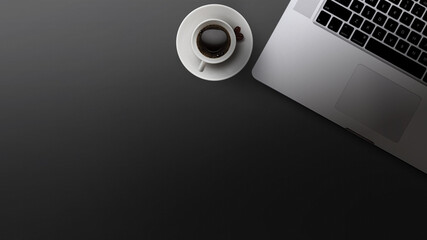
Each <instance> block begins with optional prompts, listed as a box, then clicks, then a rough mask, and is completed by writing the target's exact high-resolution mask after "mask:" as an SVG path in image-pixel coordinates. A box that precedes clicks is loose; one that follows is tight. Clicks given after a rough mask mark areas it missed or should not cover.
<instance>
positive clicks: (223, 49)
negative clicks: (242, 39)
mask: <svg viewBox="0 0 427 240" xmlns="http://www.w3.org/2000/svg"><path fill="white" fill-rule="evenodd" d="M230 44H231V39H230V35H229V34H228V32H227V31H226V30H225V29H224V28H223V27H222V26H219V25H208V26H206V27H205V28H203V29H202V30H201V31H200V33H199V35H198V37H197V47H198V48H199V50H200V52H201V53H202V54H203V55H205V56H206V57H208V58H220V57H222V56H224V55H225V54H226V53H227V52H228V50H229V49H230Z"/></svg>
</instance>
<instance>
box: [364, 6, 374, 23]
mask: <svg viewBox="0 0 427 240" xmlns="http://www.w3.org/2000/svg"><path fill="white" fill-rule="evenodd" d="M374 15H375V10H374V9H373V8H371V7H369V6H366V7H365V8H364V9H363V12H362V16H364V17H365V18H367V19H369V20H371V19H372V18H373V17H374Z"/></svg>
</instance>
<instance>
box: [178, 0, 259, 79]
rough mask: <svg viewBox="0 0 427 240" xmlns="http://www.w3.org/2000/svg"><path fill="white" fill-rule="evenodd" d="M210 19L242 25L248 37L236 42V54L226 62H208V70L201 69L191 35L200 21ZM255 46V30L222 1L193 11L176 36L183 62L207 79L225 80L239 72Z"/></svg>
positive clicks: (232, 25)
mask: <svg viewBox="0 0 427 240" xmlns="http://www.w3.org/2000/svg"><path fill="white" fill-rule="evenodd" d="M210 18H217V19H221V20H223V21H225V22H227V23H228V24H230V26H231V27H232V28H235V27H237V26H239V27H240V28H241V29H242V30H241V33H243V35H244V36H245V39H244V40H243V41H240V42H237V46H236V50H235V52H234V54H233V55H232V56H231V57H230V58H229V59H228V60H227V61H225V62H223V63H220V64H216V65H210V64H208V65H207V66H206V68H205V71H203V72H199V70H198V68H199V65H200V60H199V59H198V58H197V57H196V55H194V53H193V50H192V47H191V35H192V33H193V31H194V29H195V28H196V27H197V25H199V23H201V22H203V21H204V20H207V19H210ZM252 47H253V37H252V31H251V28H250V26H249V24H248V22H247V21H246V19H245V18H244V17H243V16H242V15H241V14H240V13H238V12H237V11H236V10H234V9H232V8H230V7H227V6H224V5H219V4H210V5H205V6H202V7H199V8H197V9H196V10H194V11H192V12H191V13H190V14H188V16H187V17H186V18H185V19H184V21H182V23H181V26H180V27H179V30H178V34H177V36H176V49H177V51H178V56H179V58H180V59H181V62H182V64H183V65H184V66H185V67H186V68H187V70H188V71H190V72H191V73H192V74H194V75H195V76H196V77H199V78H201V79H204V80H208V81H221V80H225V79H228V78H231V77H233V76H234V75H236V74H237V73H239V72H240V71H241V70H242V69H243V67H245V65H246V64H247V63H248V61H249V58H250V57H251V54H252Z"/></svg>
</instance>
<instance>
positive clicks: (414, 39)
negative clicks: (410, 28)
mask: <svg viewBox="0 0 427 240" xmlns="http://www.w3.org/2000/svg"><path fill="white" fill-rule="evenodd" d="M420 40H421V35H420V34H418V33H416V32H411V33H410V34H409V37H408V41H409V42H410V43H412V44H414V45H418V43H419V42H420Z"/></svg>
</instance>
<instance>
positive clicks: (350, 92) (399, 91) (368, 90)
mask: <svg viewBox="0 0 427 240" xmlns="http://www.w3.org/2000/svg"><path fill="white" fill-rule="evenodd" d="M420 103H421V97H419V96H418V95H416V94H414V93H412V92H410V91H409V90H407V89H405V88H403V87H401V86H399V85H397V84H396V83H394V82H392V81H391V80H389V79H387V78H386V77H384V76H382V75H380V74H378V73H376V72H374V71H373V70H371V69H369V68H367V67H365V66H363V65H358V66H357V67H356V70H355V71H354V73H353V75H352V77H351V78H350V80H349V81H348V83H347V86H346V88H345V89H344V91H343V92H342V94H341V97H340V98H339V100H338V102H337V103H336V105H335V108H336V109H337V110H339V111H340V112H342V113H344V114H346V115H348V116H350V117H351V118H353V119H354V120H356V121H358V122H360V123H362V124H363V125H365V126H367V127H369V128H370V129H372V130H373V131H375V132H377V133H379V134H381V135H383V136H384V137H386V138H388V139H390V140H392V141H394V142H399V140H400V139H401V137H402V135H403V133H404V132H405V130H406V128H407V127H408V125H409V123H410V121H411V119H412V117H413V116H414V114H415V112H416V111H417V109H418V107H419V105H420Z"/></svg>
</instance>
